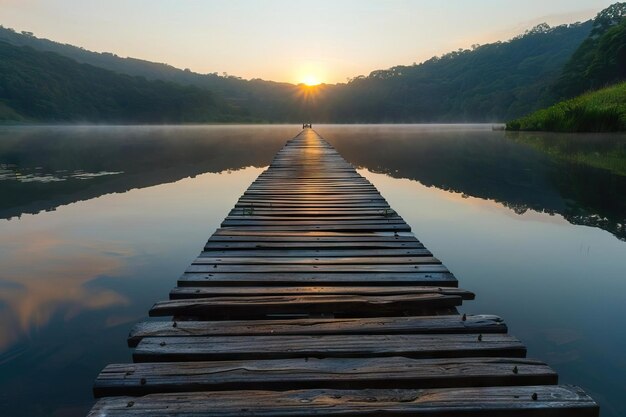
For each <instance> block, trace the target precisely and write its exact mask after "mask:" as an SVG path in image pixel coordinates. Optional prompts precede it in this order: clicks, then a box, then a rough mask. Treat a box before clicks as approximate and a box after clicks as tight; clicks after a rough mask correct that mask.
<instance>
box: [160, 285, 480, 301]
mask: <svg viewBox="0 0 626 417" xmlns="http://www.w3.org/2000/svg"><path fill="white" fill-rule="evenodd" d="M433 293H437V294H443V295H455V296H459V297H461V298H462V299H463V300H473V299H474V293H472V292H470V291H467V290H464V289H460V288H451V287H434V286H431V287H426V286H404V287H392V286H388V287H381V286H378V287H366V286H358V287H357V286H335V287H319V286H318V287H316V286H311V287H302V286H283V287H268V286H256V287H246V286H240V287H215V286H213V287H175V288H174V289H172V291H170V299H172V300H180V299H189V298H205V297H216V296H231V297H235V296H237V297H241V296H251V295H254V296H268V295H321V294H325V295H377V296H383V295H401V294H433Z"/></svg>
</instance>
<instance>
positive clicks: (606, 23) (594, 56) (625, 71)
mask: <svg viewBox="0 0 626 417" xmlns="http://www.w3.org/2000/svg"><path fill="white" fill-rule="evenodd" d="M625 16H626V3H616V4H614V5H612V6H610V7H608V8H607V9H605V10H603V11H602V12H600V13H599V14H598V16H596V18H595V19H594V21H593V29H592V31H591V33H590V35H589V37H588V38H587V39H585V41H584V42H583V43H582V44H581V45H580V47H579V48H578V49H577V50H576V52H575V53H574V54H573V55H572V57H571V58H570V59H569V61H568V62H567V64H566V65H565V67H564V68H563V72H562V74H561V76H560V77H559V79H558V82H557V83H556V85H555V86H554V87H553V91H552V95H553V98H554V99H558V100H562V99H568V98H572V97H574V96H577V95H579V94H581V93H584V92H586V91H590V90H596V89H599V88H603V87H606V86H608V85H611V84H615V83H617V82H619V81H624V80H626V19H624V17H625Z"/></svg>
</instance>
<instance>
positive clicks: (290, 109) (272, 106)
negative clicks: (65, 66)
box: [0, 21, 592, 123]
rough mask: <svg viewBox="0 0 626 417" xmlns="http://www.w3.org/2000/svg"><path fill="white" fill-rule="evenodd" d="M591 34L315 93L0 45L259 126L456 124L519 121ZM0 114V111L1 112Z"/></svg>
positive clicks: (563, 32) (71, 51) (550, 36)
mask: <svg viewBox="0 0 626 417" xmlns="http://www.w3.org/2000/svg"><path fill="white" fill-rule="evenodd" d="M591 29H592V22H591V21H589V22H585V23H575V24H571V25H562V26H558V27H554V28H551V27H549V26H548V25H545V24H543V25H539V26H537V27H536V28H534V29H532V30H530V31H528V32H526V33H525V34H523V35H520V36H518V37H516V38H514V39H511V40H510V41H507V42H496V43H491V44H487V45H482V46H478V45H476V46H474V47H473V48H472V49H471V50H459V51H455V52H452V53H449V54H446V55H444V56H442V57H434V58H432V59H429V60H427V61H425V62H423V63H421V64H416V65H409V66H396V67H393V68H390V69H386V70H376V71H373V72H371V73H370V74H369V75H368V76H359V77H355V78H354V79H352V80H350V82H348V83H344V84H336V85H321V86H317V87H314V88H307V87H304V86H297V85H293V84H289V83H278V82H271V81H264V80H259V79H253V80H243V79H241V78H239V77H235V76H220V75H218V74H217V73H211V74H198V73H194V72H192V71H189V70H182V69H178V68H174V67H172V66H169V65H166V64H159V63H153V62H148V61H143V60H139V59H134V58H121V57H118V56H116V55H114V54H110V53H96V52H91V51H87V50H85V49H82V48H79V47H75V46H71V45H65V44H60V43H56V42H53V41H50V40H47V39H40V38H37V37H35V36H34V35H33V34H32V33H29V32H22V33H17V32H15V31H13V30H11V29H6V28H0V40H4V41H6V42H9V43H11V44H13V45H17V46H29V47H31V48H34V49H36V50H39V51H48V52H54V53H57V54H60V55H63V56H65V57H68V58H71V59H73V60H76V61H78V62H80V63H86V64H90V65H93V66H97V67H101V68H104V69H107V70H110V71H114V72H116V73H120V74H127V75H132V76H141V77H145V78H146V79H148V80H164V81H169V82H175V83H177V84H180V85H186V86H194V87H199V88H202V89H206V90H210V91H211V92H212V93H213V96H214V98H216V99H218V98H219V99H220V100H221V101H222V103H224V104H225V105H228V107H229V108H230V109H231V110H232V111H237V112H239V113H242V114H247V115H249V116H250V118H254V119H255V120H262V121H267V122H302V121H303V120H312V121H315V122H317V123H321V122H335V123H355V122H368V123H379V122H463V121H472V122H479V121H483V122H485V121H498V120H506V119H509V118H514V117H519V116H521V115H523V114H526V113H528V112H530V111H532V110H536V109H537V108H540V107H541V106H542V105H547V104H551V102H550V101H549V99H548V98H547V96H546V94H545V92H546V91H547V90H548V89H549V86H550V85H552V84H554V82H555V81H556V79H557V77H558V76H559V74H560V73H561V70H562V68H563V65H564V64H565V63H566V62H567V60H568V59H569V57H570V56H571V54H572V53H573V52H574V51H575V50H576V49H577V48H578V47H579V45H580V44H581V43H582V42H583V40H584V39H585V38H587V36H588V35H589V33H590V31H591ZM1 113H3V110H2V109H0V114H1Z"/></svg>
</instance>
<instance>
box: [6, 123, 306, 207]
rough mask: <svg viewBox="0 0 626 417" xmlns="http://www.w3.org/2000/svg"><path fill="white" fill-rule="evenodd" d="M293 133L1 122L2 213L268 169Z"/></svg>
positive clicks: (239, 128) (291, 130)
mask: <svg viewBox="0 0 626 417" xmlns="http://www.w3.org/2000/svg"><path fill="white" fill-rule="evenodd" d="M297 133H298V128H297V127H294V126H210V127H206V126H183V127H173V126H169V127H168V126H162V127H151V126H139V127H128V126H119V127H110V126H109V127H107V126H100V127H98V126H82V127H62V126H59V127H2V128H0V195H2V197H3V198H2V199H0V218H11V217H16V216H20V215H22V214H25V213H38V212H40V211H42V210H54V208H56V207H58V206H60V205H64V204H69V203H73V202H76V201H82V200H87V199H90V198H94V197H98V196H100V195H103V194H108V193H119V192H125V191H128V190H131V189H133V188H143V187H150V186H153V185H157V184H163V183H168V182H174V181H178V180H180V179H182V178H185V177H190V176H195V175H198V174H202V173H205V172H221V171H225V170H229V169H230V170H232V169H240V168H243V167H248V166H255V167H260V166H265V165H268V164H269V162H270V161H271V159H272V157H273V156H274V154H275V153H276V152H277V151H278V150H279V149H280V148H281V147H282V146H283V145H284V143H285V141H286V140H287V139H290V138H291V137H292V136H294V135H295V134H297ZM16 174H17V175H16ZM16 179H20V180H19V181H18V180H16Z"/></svg>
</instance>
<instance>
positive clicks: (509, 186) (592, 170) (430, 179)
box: [319, 125, 626, 240]
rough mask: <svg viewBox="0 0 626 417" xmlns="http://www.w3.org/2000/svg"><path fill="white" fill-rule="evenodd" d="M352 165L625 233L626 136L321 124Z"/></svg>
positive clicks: (521, 210)
mask: <svg viewBox="0 0 626 417" xmlns="http://www.w3.org/2000/svg"><path fill="white" fill-rule="evenodd" d="M319 131H320V132H321V133H322V134H323V135H324V137H325V138H326V139H328V140H329V141H330V142H332V144H333V145H334V146H335V147H336V148H337V149H338V150H339V151H340V152H341V153H342V155H344V156H345V157H346V158H347V159H348V160H349V161H351V162H352V163H353V164H355V165H357V166H361V167H364V168H368V169H370V170H372V171H375V172H381V173H384V174H387V175H390V176H393V177H396V178H409V179H413V180H416V181H419V182H420V183H422V184H424V185H427V186H434V187H437V188H439V189H443V190H448V191H453V192H456V193H461V194H465V195H470V196H473V197H478V198H481V199H489V200H494V201H497V202H499V203H501V204H503V205H504V206H506V207H509V208H511V209H512V210H514V211H515V212H516V213H518V214H522V213H525V212H526V211H528V210H534V211H538V212H544V213H549V214H560V215H562V216H563V217H565V218H566V219H567V220H568V221H569V222H571V223H573V224H582V225H588V226H593V227H599V228H602V229H604V230H607V231H609V232H611V233H612V234H614V235H615V236H616V237H618V238H619V239H622V240H625V239H626V226H625V225H626V135H624V134H605V135H559V134H537V133H534V134H524V133H518V134H515V135H510V134H505V133H504V132H494V131H491V130H490V129H489V128H488V127H487V128H486V127H485V126H484V125H477V126H421V127H415V126H401V125H400V126H398V125H395V126H394V125H389V126H359V127H349V126H324V127H321V128H319Z"/></svg>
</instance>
